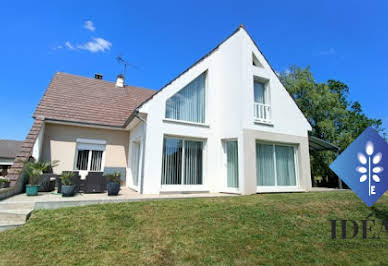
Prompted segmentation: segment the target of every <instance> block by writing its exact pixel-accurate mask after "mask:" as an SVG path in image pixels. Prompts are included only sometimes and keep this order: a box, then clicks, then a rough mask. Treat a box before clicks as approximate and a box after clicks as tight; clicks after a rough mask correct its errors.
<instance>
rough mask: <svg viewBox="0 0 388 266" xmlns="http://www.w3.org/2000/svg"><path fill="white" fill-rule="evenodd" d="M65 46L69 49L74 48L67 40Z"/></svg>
mask: <svg viewBox="0 0 388 266" xmlns="http://www.w3.org/2000/svg"><path fill="white" fill-rule="evenodd" d="M65 46H66V47H67V48H69V49H70V50H74V49H75V48H74V46H73V45H72V44H71V43H70V42H69V41H67V42H65Z"/></svg>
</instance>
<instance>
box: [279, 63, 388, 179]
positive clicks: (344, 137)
mask: <svg viewBox="0 0 388 266" xmlns="http://www.w3.org/2000/svg"><path fill="white" fill-rule="evenodd" d="M279 78H280V80H281V82H282V83H283V85H284V86H285V87H286V89H287V90H288V92H289V93H290V95H291V96H292V97H293V98H294V100H295V102H296V104H297V105H298V107H299V108H300V109H301V111H302V112H303V113H304V115H305V116H306V118H307V120H308V121H309V122H310V124H311V126H312V132H311V135H313V136H315V137H318V138H320V139H323V140H326V141H328V142H330V143H333V144H334V145H336V146H337V147H338V148H339V152H340V153H341V152H342V151H343V150H345V149H346V147H347V146H348V145H349V144H350V143H352V142H353V140H354V139H356V138H357V137H358V136H359V135H360V134H361V132H363V131H364V130H365V129H366V128H367V127H369V126H372V127H374V128H375V129H376V130H377V131H378V132H380V133H383V135H384V137H385V133H384V129H383V128H382V121H381V119H372V118H368V117H367V116H366V115H365V114H364V113H363V111H362V108H361V104H360V103H359V102H357V101H356V102H351V101H349V99H348V94H349V87H348V86H347V85H346V84H345V83H343V82H341V81H337V80H328V81H327V82H324V83H318V82H316V81H315V80H314V77H313V74H312V73H311V71H310V68H309V67H306V68H300V67H297V66H291V67H290V70H289V71H287V72H282V73H280V75H279ZM310 155H311V171H312V176H313V177H321V178H323V179H325V180H326V181H329V180H330V181H331V182H332V185H336V184H337V183H336V182H337V181H336V178H330V177H335V174H334V173H333V172H332V171H331V170H330V169H329V165H330V164H331V163H332V161H333V160H334V159H335V157H336V154H334V153H333V152H330V151H324V152H311V154H310Z"/></svg>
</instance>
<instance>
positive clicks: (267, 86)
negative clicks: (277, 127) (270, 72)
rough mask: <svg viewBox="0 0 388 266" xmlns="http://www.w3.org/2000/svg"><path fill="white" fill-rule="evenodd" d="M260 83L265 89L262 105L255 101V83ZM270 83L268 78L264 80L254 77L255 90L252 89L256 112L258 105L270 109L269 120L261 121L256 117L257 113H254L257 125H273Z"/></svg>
mask: <svg viewBox="0 0 388 266" xmlns="http://www.w3.org/2000/svg"><path fill="white" fill-rule="evenodd" d="M256 82H258V83H261V84H263V87H264V104H262V103H259V102H256V101H255V83H256ZM269 83H270V81H269V80H268V79H266V78H262V77H259V76H253V83H252V85H253V88H252V92H253V108H254V110H255V108H256V106H255V105H256V104H258V105H262V106H263V108H268V110H269V118H268V119H265V120H263V119H259V118H257V117H256V116H255V111H253V119H254V122H255V123H261V124H268V125H272V121H273V117H272V114H273V111H272V104H271V89H270V84H269Z"/></svg>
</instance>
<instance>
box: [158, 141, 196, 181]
mask: <svg viewBox="0 0 388 266" xmlns="http://www.w3.org/2000/svg"><path fill="white" fill-rule="evenodd" d="M202 157H203V142H202V141H194V140H185V139H178V138H169V137H166V138H164V142H163V161H162V185H201V184H202V183H203V180H202V179H203V174H202V170H203V166H202V164H203V158H202Z"/></svg>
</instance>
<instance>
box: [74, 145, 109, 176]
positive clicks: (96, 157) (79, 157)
mask: <svg viewBox="0 0 388 266" xmlns="http://www.w3.org/2000/svg"><path fill="white" fill-rule="evenodd" d="M82 141H85V142H83V143H79V142H78V143H77V154H76V162H75V163H76V164H75V169H76V170H80V171H96V172H100V171H103V157H104V156H103V155H104V151H105V145H104V144H95V143H90V142H94V141H93V140H82ZM88 141H90V142H89V143H88Z"/></svg>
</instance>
